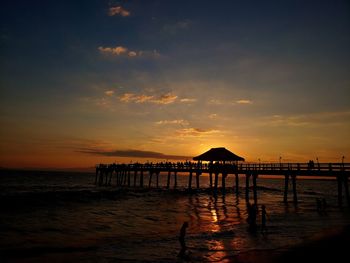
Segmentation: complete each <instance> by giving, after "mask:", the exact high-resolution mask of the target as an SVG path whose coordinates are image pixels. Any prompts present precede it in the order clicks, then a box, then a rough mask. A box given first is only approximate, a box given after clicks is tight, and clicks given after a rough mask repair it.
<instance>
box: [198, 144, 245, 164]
mask: <svg viewBox="0 0 350 263" xmlns="http://www.w3.org/2000/svg"><path fill="white" fill-rule="evenodd" d="M193 160H195V161H209V162H220V161H222V162H226V161H236V162H238V161H244V158H242V157H240V156H238V155H236V154H234V153H233V152H231V151H229V150H227V149H226V148H225V147H219V148H211V149H210V150H209V151H206V152H205V153H202V154H201V155H198V156H196V157H193Z"/></svg>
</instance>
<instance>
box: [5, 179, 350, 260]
mask: <svg viewBox="0 0 350 263" xmlns="http://www.w3.org/2000/svg"><path fill="white" fill-rule="evenodd" d="M180 179H181V178H179V184H180V183H181V180H180ZM186 182H187V178H186ZM263 183H265V186H266V188H265V189H264V190H260V191H259V192H258V201H259V202H258V207H259V209H260V208H261V205H262V204H264V205H265V206H266V209H267V213H268V214H269V217H270V219H269V220H268V221H267V228H268V229H267V235H265V236H263V235H261V234H260V232H257V234H256V235H252V234H251V233H250V232H249V231H248V226H247V222H246V219H247V201H250V202H252V203H254V200H249V199H248V200H246V199H245V193H244V191H241V192H242V194H238V195H237V194H236V193H234V192H233V191H230V190H228V191H227V193H226V195H223V194H220V193H219V194H217V195H214V194H211V193H209V192H207V191H198V192H193V193H191V194H190V193H187V192H185V191H172V190H150V191H148V190H144V189H142V190H139V191H138V190H137V189H136V190H131V191H125V192H122V195H120V196H117V197H115V198H110V199H108V198H101V199H99V198H93V199H82V201H74V202H72V201H70V199H69V198H62V200H61V199H59V198H60V196H58V195H56V196H55V199H53V200H55V201H56V202H55V203H51V202H47V204H45V203H41V205H37V206H36V207H35V206H34V205H30V204H31V203H29V202H27V203H26V206H24V205H23V207H19V208H18V209H17V210H16V213H13V212H11V211H9V212H6V211H2V213H1V214H0V226H2V227H1V228H0V235H1V236H2V237H3V239H2V240H1V241H0V247H1V249H8V250H10V249H13V248H16V249H24V248H25V249H27V250H28V251H32V250H33V251H35V253H34V252H33V254H34V256H33V261H35V260H36V259H38V261H50V260H56V261H74V260H75V259H77V261H79V260H80V261H81V260H82V258H81V257H82V253H81V251H82V250H83V251H84V253H83V254H84V257H85V258H86V259H88V260H89V261H101V260H102V261H114V262H125V261H134V262H138V261H146V260H147V261H150V262H157V261H158V262H174V261H177V260H178V258H177V254H178V252H179V250H180V244H179V240H178V236H179V230H180V228H181V225H182V224H183V222H184V221H188V222H189V228H188V232H187V235H186V244H187V245H188V246H189V247H190V248H189V250H190V252H191V254H190V255H191V260H192V261H195V262H203V261H208V262H225V260H226V261H230V260H231V259H232V258H233V256H236V255H237V254H239V253H241V252H245V251H249V250H252V249H275V248H279V247H283V246H288V245H294V244H296V243H298V242H300V241H302V240H304V239H305V238H307V237H310V236H312V235H313V234H315V233H319V232H320V231H322V230H323V229H326V228H331V227H333V226H339V225H344V224H346V223H348V222H349V216H348V214H347V213H346V210H345V209H344V210H340V209H339V208H338V207H337V206H336V203H337V200H336V195H334V194H332V193H333V192H331V191H330V190H329V184H325V185H322V182H321V183H319V184H314V185H313V183H314V182H305V183H304V188H305V189H307V193H306V194H303V192H302V188H301V187H300V189H301V190H300V193H299V198H300V203H299V204H298V206H297V207H295V206H294V205H293V203H287V204H284V203H283V202H282V199H283V192H282V191H280V190H278V189H279V187H280V185H281V182H280V181H276V182H275V181H268V180H265V181H262V182H261V184H263ZM227 185H229V184H227ZM322 187H323V188H322ZM315 189H316V190H317V191H316V190H315ZM320 189H321V190H322V189H325V192H327V191H328V192H331V194H329V195H326V194H324V192H322V191H321V190H320ZM314 193H316V194H314ZM44 194H46V193H43V195H44ZM94 196H95V195H94ZM319 196H320V197H321V196H322V197H325V198H327V203H328V204H329V206H328V207H327V209H328V211H327V215H320V214H319V213H318V212H317V208H316V204H315V197H319ZM9 198H10V197H9ZM32 198H33V200H34V201H35V200H36V199H35V198H36V197H35V196H33V197H32ZM42 199H45V195H44V198H42ZM57 199H58V201H57ZM51 200H52V199H51ZM34 201H33V203H32V204H34V203H35V202H34ZM18 204H19V205H20V203H18ZM28 204H29V205H28ZM33 208H35V209H33ZM260 217H261V213H260V214H258V216H257V224H258V225H260V224H261V219H260ZM41 247H48V248H50V251H53V252H52V253H51V254H50V253H46V254H45V258H44V255H43V254H40V250H39V249H38V248H41ZM75 249H77V251H78V252H74V251H75ZM65 251H68V252H65ZM79 251H80V252H79ZM0 252H1V251H0ZM43 259H45V260H43Z"/></svg>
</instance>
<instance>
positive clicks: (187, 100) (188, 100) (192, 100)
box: [180, 98, 197, 103]
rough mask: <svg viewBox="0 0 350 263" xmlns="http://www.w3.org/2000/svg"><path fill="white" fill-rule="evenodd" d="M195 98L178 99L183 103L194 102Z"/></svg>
mask: <svg viewBox="0 0 350 263" xmlns="http://www.w3.org/2000/svg"><path fill="white" fill-rule="evenodd" d="M196 101H197V99H191V98H183V99H181V100H180V102H183V103H191V102H196Z"/></svg>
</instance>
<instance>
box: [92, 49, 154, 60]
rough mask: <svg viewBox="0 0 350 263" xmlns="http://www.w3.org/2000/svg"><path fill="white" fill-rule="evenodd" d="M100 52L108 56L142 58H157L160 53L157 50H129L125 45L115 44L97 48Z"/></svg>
mask: <svg viewBox="0 0 350 263" xmlns="http://www.w3.org/2000/svg"><path fill="white" fill-rule="evenodd" d="M97 49H98V50H99V51H100V52H101V53H102V54H104V55H110V56H121V57H129V58H136V57H143V58H159V57H160V56H161V55H160V53H159V52H158V51H157V50H153V51H147V50H146V51H142V50H139V51H137V50H130V49H129V48H127V47H123V46H116V47H103V46H100V47H98V48H97Z"/></svg>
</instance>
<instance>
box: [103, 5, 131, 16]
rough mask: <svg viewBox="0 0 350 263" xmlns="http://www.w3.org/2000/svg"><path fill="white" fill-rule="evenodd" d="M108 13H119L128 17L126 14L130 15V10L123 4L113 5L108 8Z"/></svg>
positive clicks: (112, 14)
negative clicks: (122, 5)
mask: <svg viewBox="0 0 350 263" xmlns="http://www.w3.org/2000/svg"><path fill="white" fill-rule="evenodd" d="M108 15H109V16H116V15H119V16H123V17H126V16H130V12H129V11H128V10H126V9H125V8H123V7H121V6H112V7H110V8H109V9H108Z"/></svg>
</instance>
